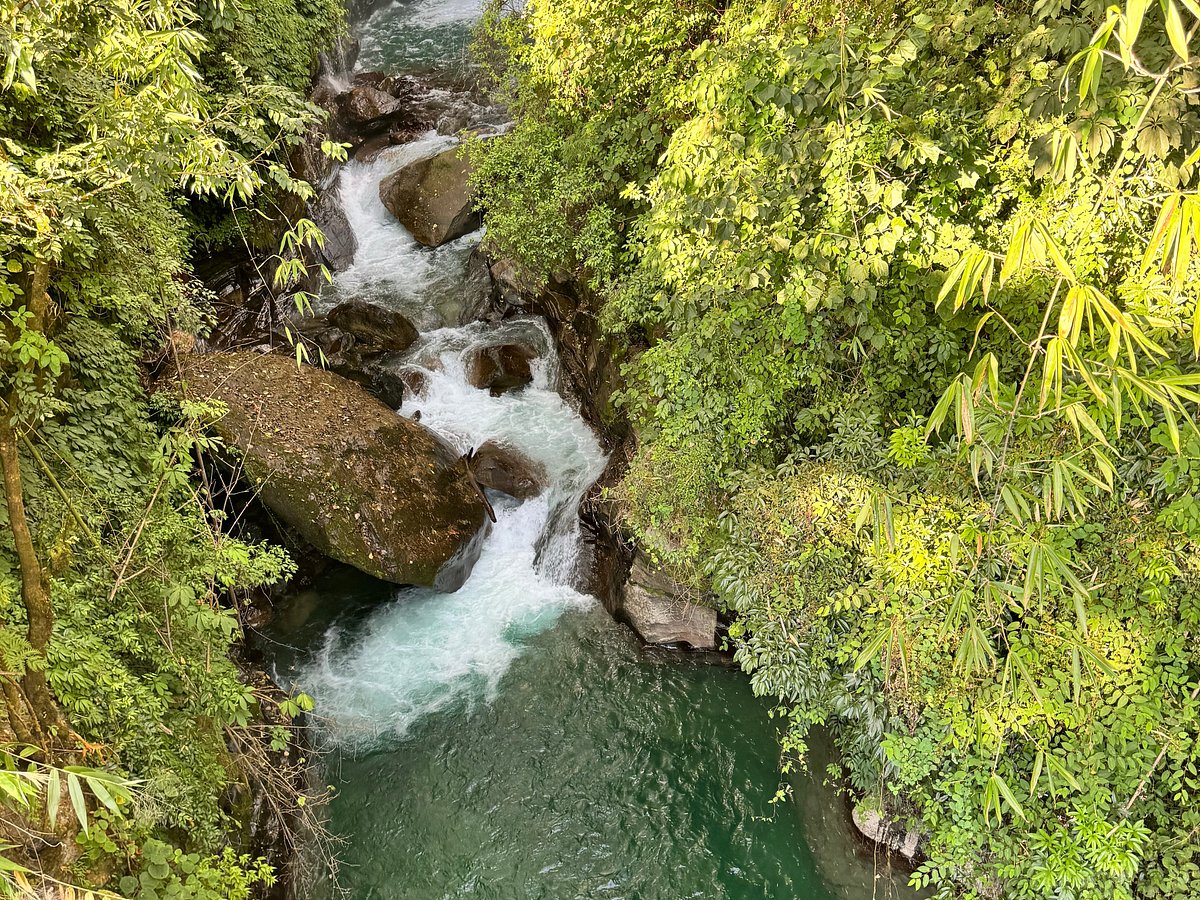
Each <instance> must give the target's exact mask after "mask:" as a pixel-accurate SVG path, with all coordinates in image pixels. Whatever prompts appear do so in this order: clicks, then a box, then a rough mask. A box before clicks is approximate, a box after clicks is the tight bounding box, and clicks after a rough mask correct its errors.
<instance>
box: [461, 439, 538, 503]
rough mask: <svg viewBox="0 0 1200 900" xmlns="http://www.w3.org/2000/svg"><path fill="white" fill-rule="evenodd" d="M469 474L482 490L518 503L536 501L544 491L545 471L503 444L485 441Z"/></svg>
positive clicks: (476, 452)
mask: <svg viewBox="0 0 1200 900" xmlns="http://www.w3.org/2000/svg"><path fill="white" fill-rule="evenodd" d="M471 472H472V474H474V476H475V480H476V481H477V482H479V484H480V485H481V486H482V487H486V488H491V489H492V490H494V491H499V492H500V493H502V494H508V496H510V497H514V498H516V499H517V500H528V499H530V498H531V497H536V496H537V495H538V494H540V493H541V492H542V491H544V490H545V489H546V483H547V481H548V479H547V477H546V470H545V469H544V468H543V467H542V466H541V464H540V463H538V462H536V461H535V460H532V459H530V458H529V457H527V456H524V455H522V454H521V453H519V452H518V451H516V450H514V449H513V448H512V447H509V446H507V445H506V444H501V443H499V442H498V441H486V442H484V443H483V444H482V445H481V446H480V447H479V448H478V449H476V451H475V454H474V455H473V456H472V457H471Z"/></svg>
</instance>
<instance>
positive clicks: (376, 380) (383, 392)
mask: <svg viewBox="0 0 1200 900" xmlns="http://www.w3.org/2000/svg"><path fill="white" fill-rule="evenodd" d="M363 375H365V376H366V383H365V384H364V385H363V386H364V387H365V388H366V389H367V390H368V391H370V392H371V394H372V395H373V396H374V397H376V398H378V399H379V400H380V401H381V402H383V403H386V404H387V405H388V406H390V407H391V408H392V409H399V408H400V407H401V406H403V405H404V396H405V393H406V390H405V385H404V378H403V377H402V376H401V374H400V373H399V372H397V371H396V370H395V369H393V368H392V367H390V366H385V365H381V364H379V363H371V364H369V365H368V366H367V367H366V368H365V369H364V370H363Z"/></svg>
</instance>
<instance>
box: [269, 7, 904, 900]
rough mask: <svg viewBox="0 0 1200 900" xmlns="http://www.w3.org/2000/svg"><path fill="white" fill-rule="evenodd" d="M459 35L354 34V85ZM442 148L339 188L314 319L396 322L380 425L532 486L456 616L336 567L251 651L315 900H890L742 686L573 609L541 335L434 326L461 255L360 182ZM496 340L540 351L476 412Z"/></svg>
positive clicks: (542, 328)
mask: <svg viewBox="0 0 1200 900" xmlns="http://www.w3.org/2000/svg"><path fill="white" fill-rule="evenodd" d="M478 13H479V0H423V2H413V0H408V2H397V3H393V4H391V5H389V6H386V7H383V8H381V9H378V10H377V11H376V12H375V13H374V14H373V15H372V16H371V17H370V18H369V19H368V20H367V21H366V22H364V23H360V24H359V25H358V27H357V36H358V37H359V38H360V40H361V42H362V51H361V55H360V59H359V67H360V68H362V69H382V70H386V71H389V72H404V71H429V70H431V69H438V68H439V67H453V66H456V65H459V64H461V62H462V60H463V59H464V58H465V48H466V45H467V41H468V37H469V28H470V25H471V23H472V21H473V20H474V18H475V17H476V16H477V15H478ZM453 143H454V139H453V138H447V137H444V136H440V135H437V134H436V133H433V132H431V133H429V134H427V135H425V136H423V137H420V138H419V139H418V140H417V141H415V142H413V143H411V144H406V145H403V146H398V147H394V148H391V149H389V150H387V151H385V152H384V153H382V154H381V155H380V156H378V157H377V158H376V159H375V160H373V161H372V162H370V163H360V162H350V163H348V164H347V165H346V166H345V167H344V168H343V170H342V173H341V178H340V187H339V189H340V190H341V192H342V200H343V205H344V207H345V210H346V214H347V218H348V220H349V222H350V224H351V226H352V228H353V230H354V232H355V235H356V238H357V240H358V244H359V247H358V252H357V255H356V257H355V260H354V263H353V265H352V266H351V267H350V268H349V269H348V270H347V271H345V272H343V273H341V274H340V275H339V276H338V277H337V279H336V281H335V284H334V285H333V288H332V291H331V292H330V296H329V297H327V298H325V300H324V301H323V302H324V303H325V304H329V303H332V302H336V301H337V300H341V299H346V298H349V297H355V298H359V299H365V300H369V301H371V302H373V303H377V304H381V305H385V306H388V307H391V308H394V309H397V310H400V311H402V312H404V313H405V314H406V315H408V316H409V317H410V318H411V319H412V320H413V321H414V322H415V323H416V324H417V326H418V327H419V328H420V329H421V331H422V336H421V339H420V340H419V342H418V343H417V345H415V346H414V347H413V348H411V349H410V350H409V351H408V353H407V355H406V357H405V358H404V359H403V360H402V361H400V362H398V363H397V365H398V366H400V367H402V368H407V369H411V370H418V371H419V372H420V374H421V375H422V376H423V382H422V383H423V385H424V387H423V389H422V390H421V392H420V393H416V394H410V395H409V396H406V399H405V403H404V405H403V406H402V407H401V409H400V410H399V414H400V415H407V416H413V415H414V414H415V413H417V412H420V415H421V417H420V421H421V423H422V424H423V425H426V426H428V427H429V428H431V429H433V430H434V431H436V432H438V433H439V434H440V435H441V436H442V437H443V438H444V439H446V440H447V441H449V442H450V443H451V444H453V445H454V446H455V447H457V448H458V449H459V450H460V451H462V452H465V451H466V450H467V449H468V448H471V447H478V446H479V445H480V444H482V443H483V442H484V441H485V440H488V439H497V440H500V441H502V442H504V443H506V444H508V445H510V446H512V447H514V448H516V449H517V450H519V451H520V452H521V453H523V454H524V455H526V456H527V457H529V458H531V459H533V460H535V461H537V462H539V463H540V464H541V465H542V466H544V467H545V469H546V472H547V474H548V476H549V478H548V481H549V485H550V486H549V488H548V489H547V490H546V491H544V492H543V493H542V494H541V495H540V496H538V497H535V498H533V499H531V500H528V501H526V502H524V503H518V502H517V501H515V500H511V499H507V498H503V497H501V496H500V495H493V497H492V499H493V501H494V503H495V506H496V516H497V521H496V524H495V525H494V526H493V528H492V531H491V533H490V535H489V536H488V538H487V539H486V542H485V544H484V546H483V550H482V554H481V556H480V558H479V560H478V562H477V564H476V565H475V568H474V569H473V571H472V573H471V575H470V577H469V578H468V580H467V582H466V583H465V584H464V586H463V587H462V588H461V589H459V590H458V591H457V592H455V593H453V594H439V593H437V592H434V591H432V590H426V589H416V588H397V587H396V586H394V585H389V584H384V583H382V582H378V581H375V580H373V579H371V578H369V577H367V576H364V575H361V574H359V573H357V572H354V571H352V570H350V569H348V568H345V567H340V566H339V567H336V568H334V569H331V570H329V571H328V572H327V573H326V574H325V575H323V576H322V577H321V578H320V579H319V580H318V582H317V583H316V584H315V585H314V586H313V587H312V588H311V589H309V590H307V591H305V592H304V593H301V594H299V595H297V596H295V597H292V598H290V599H289V600H288V601H287V602H286V603H284V604H281V606H280V608H279V610H278V612H277V616H276V619H275V621H274V622H273V623H272V625H271V626H270V628H269V630H268V631H267V632H266V633H265V634H264V639H263V647H264V650H265V652H266V653H267V655H268V657H269V660H270V662H271V665H272V666H273V667H274V670H275V672H276V674H277V676H278V678H279V680H280V681H281V682H282V683H285V684H289V685H292V686H295V687H296V688H298V689H301V690H304V691H306V692H308V693H309V694H310V695H312V696H313V697H314V698H315V701H316V704H317V706H316V712H315V715H314V731H315V735H314V737H315V740H316V741H317V743H318V745H319V746H320V748H321V750H322V754H323V755H322V765H323V772H322V774H323V776H324V778H325V779H326V780H327V782H328V783H329V784H330V785H331V786H333V787H334V789H335V796H334V799H333V801H332V803H331V809H330V815H331V823H330V824H331V828H332V830H333V832H334V833H335V834H336V835H337V836H338V837H339V838H340V839H341V841H342V842H343V843H342V845H341V847H340V856H341V858H342V866H341V871H340V875H339V884H340V887H341V888H342V889H344V890H345V892H346V896H348V897H350V898H352V900H401V898H406V900H408V898H411V900H436V898H456V897H477V898H497V900H501V898H503V900H507V898H512V900H523V898H547V900H568V898H609V900H675V898H684V897H697V898H729V900H740V898H759V897H761V898H800V900H867V898H884V897H909V896H911V894H910V892H909V891H908V890H907V888H905V887H903V881H904V876H903V875H898V876H897V877H895V878H892V877H890V876H889V875H888V874H887V868H888V867H887V862H886V859H885V858H884V857H882V856H879V857H878V858H874V857H875V854H873V853H872V851H871V850H870V849H869V848H867V847H865V846H864V844H863V843H862V842H861V841H860V840H858V839H857V838H856V837H855V836H854V834H853V831H852V828H851V826H850V824H849V815H848V811H847V808H846V804H845V801H844V800H843V799H841V798H840V797H838V796H837V795H836V793H835V792H834V791H833V790H832V789H831V788H829V787H826V786H824V785H823V784H822V777H821V776H822V774H823V771H822V770H823V767H824V765H825V763H826V762H827V761H828V759H827V758H822V757H821V752H825V751H823V749H822V748H818V749H819V751H821V752H818V753H817V754H816V757H817V758H815V759H814V760H813V765H812V770H813V774H812V775H802V776H797V777H795V778H793V780H792V782H791V788H792V790H793V799H792V800H788V801H786V802H782V803H777V804H773V803H772V798H773V797H774V796H775V793H776V789H777V788H778V787H779V785H780V777H781V776H780V774H779V765H780V758H779V744H778V734H777V731H778V727H779V726H778V724H777V722H776V721H775V720H773V719H771V718H769V717H768V711H769V709H770V704H769V703H768V702H766V701H764V700H760V699H758V698H755V697H754V696H753V694H752V692H751V690H750V687H749V682H748V679H747V678H746V677H745V676H744V675H742V674H741V673H740V672H739V671H738V670H737V669H736V668H733V667H731V666H730V665H728V664H727V662H725V661H722V660H721V659H719V658H718V657H716V656H715V655H712V654H683V653H677V652H669V651H661V650H655V649H651V648H645V647H643V646H641V644H640V642H639V641H638V640H637V638H636V637H635V636H634V635H633V634H632V632H630V631H629V630H628V629H627V628H625V627H624V626H622V625H619V624H617V623H615V622H614V621H613V620H612V619H611V617H610V616H609V615H608V613H606V612H605V610H604V609H603V607H602V606H601V605H600V604H599V602H598V601H596V600H595V599H594V598H592V597H589V596H587V595H585V594H582V593H580V592H579V591H578V590H576V589H575V588H574V587H573V586H572V585H573V584H575V583H576V581H577V579H576V578H575V575H576V574H577V573H576V571H575V570H576V567H577V563H578V559H579V551H580V541H581V534H580V526H579V521H578V514H577V511H578V506H579V502H580V499H581V497H582V496H583V494H584V492H585V491H586V490H587V488H588V487H589V486H590V485H591V483H592V482H593V481H594V480H595V479H596V478H597V477H598V476H599V475H600V473H601V472H602V470H603V468H604V465H605V462H606V459H605V455H604V452H603V451H602V449H601V445H600V443H599V441H598V440H597V438H596V436H595V435H594V434H593V433H592V431H591V429H590V428H589V426H588V425H587V424H586V423H585V422H584V420H583V419H582V418H581V416H580V415H579V413H578V411H577V410H576V409H575V408H574V406H573V405H572V403H571V402H570V401H569V400H568V399H566V398H564V396H563V394H562V393H561V392H560V390H561V388H560V384H561V378H560V373H559V366H558V361H557V359H556V355H555V350H554V345H553V341H552V340H551V338H550V335H549V332H548V330H547V327H546V325H545V323H544V322H542V321H541V320H540V319H538V318H534V317H529V318H517V319H510V320H506V321H504V322H500V323H492V324H488V323H473V324H469V325H466V326H458V325H456V324H452V323H455V322H456V321H457V320H458V319H457V316H458V313H459V312H460V310H461V306H462V302H463V301H462V294H463V284H464V280H465V278H466V271H467V265H468V257H469V255H470V253H471V251H472V249H473V248H474V247H475V246H476V245H477V244H478V242H479V240H480V238H481V235H480V234H478V233H477V234H475V235H469V236H467V237H465V238H462V239H460V240H458V241H456V242H453V243H452V244H449V245H447V246H445V247H443V248H441V249H438V250H427V249H424V248H421V247H419V246H418V245H417V244H416V243H415V242H414V241H413V239H412V238H411V236H409V235H408V233H407V232H406V231H405V230H404V229H403V228H402V227H401V226H400V225H399V223H397V222H396V221H395V220H394V219H393V218H392V217H391V216H390V214H388V213H387V211H386V210H385V209H384V208H383V205H382V204H381V203H380V201H379V199H378V184H379V181H380V179H382V178H383V177H385V176H386V175H388V174H389V173H390V172H393V171H395V170H396V169H397V168H399V167H400V166H401V165H403V164H404V163H405V162H407V161H410V160H412V159H416V158H419V157H421V156H423V155H428V154H431V153H433V152H437V151H438V150H441V149H444V148H445V147H448V146H451V145H452V144H453ZM514 341H517V342H521V343H525V344H529V345H532V346H533V347H535V348H536V349H537V350H538V352H539V358H538V360H537V361H536V363H535V364H534V367H533V375H534V381H533V383H532V384H530V385H529V386H527V387H525V388H523V389H521V390H519V391H515V392H512V393H508V394H503V395H501V396H498V397H493V396H491V395H490V394H489V393H488V392H487V391H484V390H478V389H475V388H473V387H471V386H470V384H469V383H468V382H467V379H466V373H465V367H464V359H465V358H466V357H467V356H468V354H469V353H470V352H471V350H472V349H475V348H478V347H481V346H487V345H490V344H501V343H510V342H514ZM312 896H314V898H316V897H324V896H329V897H333V896H337V894H336V893H335V890H334V888H333V886H331V885H328V884H325V885H319V886H318V887H317V888H316V889H315V894H313V895H312Z"/></svg>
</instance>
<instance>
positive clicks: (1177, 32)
mask: <svg viewBox="0 0 1200 900" xmlns="http://www.w3.org/2000/svg"><path fill="white" fill-rule="evenodd" d="M1163 10H1164V11H1165V12H1166V14H1167V37H1168V38H1169V39H1170V41H1171V48H1172V49H1173V50H1174V51H1175V55H1176V56H1178V57H1179V58H1180V59H1182V60H1183V61H1184V62H1187V59H1188V56H1189V55H1190V54H1189V52H1188V42H1187V32H1185V31H1184V28H1183V19H1182V18H1181V17H1180V15H1179V7H1178V6H1176V5H1175V0H1163Z"/></svg>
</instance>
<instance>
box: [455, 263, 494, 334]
mask: <svg viewBox="0 0 1200 900" xmlns="http://www.w3.org/2000/svg"><path fill="white" fill-rule="evenodd" d="M494 293H495V285H493V284H492V274H491V272H489V271H488V264H487V258H486V257H485V256H484V255H483V251H481V250H480V249H479V248H478V247H476V248H475V249H474V250H472V251H471V255H470V256H468V257H467V271H466V276H465V278H464V279H463V308H462V312H460V313H459V317H458V324H459V325H469V324H471V323H472V322H478V321H480V320H482V319H486V318H488V316H489V313H491V311H492V296H493V295H494Z"/></svg>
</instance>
